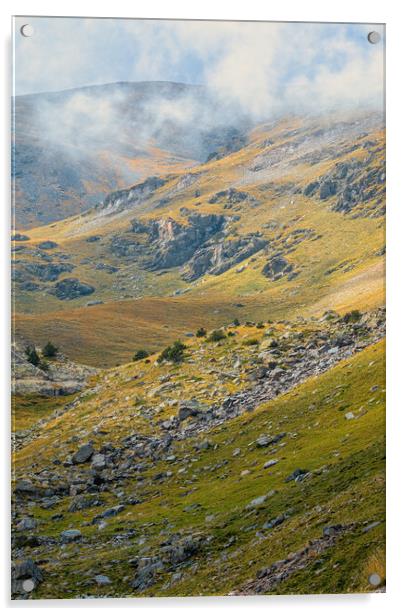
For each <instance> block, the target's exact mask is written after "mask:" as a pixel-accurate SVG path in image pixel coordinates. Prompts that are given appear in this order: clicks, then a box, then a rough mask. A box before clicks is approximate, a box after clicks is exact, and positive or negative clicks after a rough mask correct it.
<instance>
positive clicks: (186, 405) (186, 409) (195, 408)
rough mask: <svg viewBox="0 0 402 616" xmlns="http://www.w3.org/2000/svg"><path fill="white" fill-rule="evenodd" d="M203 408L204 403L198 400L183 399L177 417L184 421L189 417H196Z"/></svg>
mask: <svg viewBox="0 0 402 616" xmlns="http://www.w3.org/2000/svg"><path fill="white" fill-rule="evenodd" d="M201 410H202V405H201V404H200V403H199V402H198V400H195V399H193V400H181V401H180V402H179V410H178V414H177V417H178V419H179V421H184V420H185V419H187V417H195V416H196V415H198V414H199V412H200V411H201Z"/></svg>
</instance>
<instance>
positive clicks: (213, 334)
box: [208, 329, 226, 342]
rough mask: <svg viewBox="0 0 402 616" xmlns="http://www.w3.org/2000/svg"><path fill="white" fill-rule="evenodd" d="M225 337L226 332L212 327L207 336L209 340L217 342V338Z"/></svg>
mask: <svg viewBox="0 0 402 616" xmlns="http://www.w3.org/2000/svg"><path fill="white" fill-rule="evenodd" d="M224 338H226V334H225V333H224V332H223V331H222V330H221V329H214V330H213V331H212V332H211V333H210V336H209V338H208V340H209V341H210V342H219V340H223V339H224Z"/></svg>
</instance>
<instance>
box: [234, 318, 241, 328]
mask: <svg viewBox="0 0 402 616" xmlns="http://www.w3.org/2000/svg"><path fill="white" fill-rule="evenodd" d="M233 325H234V326H235V327H239V325H240V321H239V319H235V320H234V321H233Z"/></svg>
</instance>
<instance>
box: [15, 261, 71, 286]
mask: <svg viewBox="0 0 402 616" xmlns="http://www.w3.org/2000/svg"><path fill="white" fill-rule="evenodd" d="M74 267H75V266H74V265H73V264H72V263H37V262H34V261H26V262H23V261H19V262H18V263H16V264H15V266H14V268H13V280H14V281H16V282H21V283H26V282H28V281H32V278H36V279H38V280H41V281H42V282H54V281H55V280H57V279H58V278H59V276H60V275H61V274H65V273H66V272H71V271H72V270H73V269H74Z"/></svg>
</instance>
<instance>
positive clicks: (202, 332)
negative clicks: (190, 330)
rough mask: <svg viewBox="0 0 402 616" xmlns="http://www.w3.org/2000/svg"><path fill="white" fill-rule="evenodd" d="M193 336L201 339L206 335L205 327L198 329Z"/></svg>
mask: <svg viewBox="0 0 402 616" xmlns="http://www.w3.org/2000/svg"><path fill="white" fill-rule="evenodd" d="M195 335H196V336H197V338H203V337H204V336H206V335H207V330H206V329H205V327H200V328H199V329H197V332H196V334H195Z"/></svg>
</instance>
